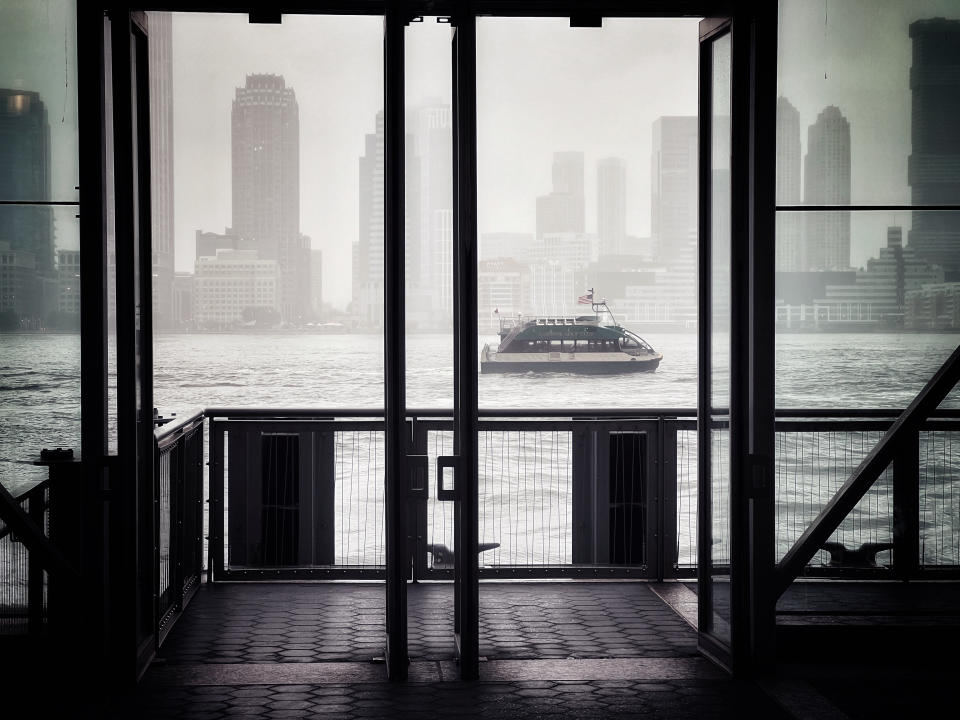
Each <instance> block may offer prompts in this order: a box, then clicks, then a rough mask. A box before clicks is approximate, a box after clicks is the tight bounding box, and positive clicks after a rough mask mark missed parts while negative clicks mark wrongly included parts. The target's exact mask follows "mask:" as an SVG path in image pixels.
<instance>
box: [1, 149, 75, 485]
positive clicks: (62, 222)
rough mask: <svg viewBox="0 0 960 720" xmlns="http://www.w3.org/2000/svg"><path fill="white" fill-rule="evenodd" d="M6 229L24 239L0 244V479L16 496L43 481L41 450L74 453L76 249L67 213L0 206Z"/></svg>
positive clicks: (69, 212) (69, 211) (71, 218)
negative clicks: (38, 464) (19, 231)
mask: <svg viewBox="0 0 960 720" xmlns="http://www.w3.org/2000/svg"><path fill="white" fill-rule="evenodd" d="M21 169H22V170H23V171H29V170H30V167H29V166H27V167H26V168H21ZM24 211H27V212H24ZM11 227H17V228H21V229H22V230H23V231H24V233H23V235H22V236H20V239H19V240H14V241H12V242H11V241H10V240H6V239H3V240H0V407H2V408H3V411H2V422H0V480H2V482H3V484H4V487H7V488H8V489H14V490H15V489H17V488H21V489H22V488H23V487H24V486H25V485H26V484H29V483H31V482H34V481H36V480H41V479H43V478H44V477H46V474H47V473H46V469H45V468H41V467H34V466H33V465H32V463H33V461H34V460H37V459H38V458H39V455H40V451H41V450H42V449H43V448H55V447H63V448H73V450H74V452H75V453H77V454H78V455H79V452H80V251H79V242H78V237H79V234H78V233H79V221H78V220H77V218H76V209H75V208H73V207H62V206H59V207H41V208H37V207H36V206H18V205H6V206H0V228H4V229H6V228H11ZM54 238H56V244H55V243H54Z"/></svg>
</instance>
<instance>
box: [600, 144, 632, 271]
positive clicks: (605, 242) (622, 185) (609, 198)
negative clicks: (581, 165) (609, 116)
mask: <svg viewBox="0 0 960 720" xmlns="http://www.w3.org/2000/svg"><path fill="white" fill-rule="evenodd" d="M597 235H599V236H600V252H601V253H602V254H603V255H622V254H624V253H627V252H629V250H628V249H627V248H626V247H625V246H626V236H627V171H626V168H625V166H624V163H623V160H622V159H621V158H616V157H610V158H603V159H602V160H600V162H598V163H597Z"/></svg>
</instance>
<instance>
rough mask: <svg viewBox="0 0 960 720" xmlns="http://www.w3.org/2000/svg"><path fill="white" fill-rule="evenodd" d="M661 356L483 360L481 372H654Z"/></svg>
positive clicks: (585, 373)
mask: <svg viewBox="0 0 960 720" xmlns="http://www.w3.org/2000/svg"><path fill="white" fill-rule="evenodd" d="M660 359H661V358H659V357H654V358H630V359H628V360H620V359H617V360H497V359H489V360H481V362H480V372H481V373H484V374H488V373H527V372H550V373H557V372H560V373H577V374H581V375H616V374H620V373H636V372H653V371H654V370H656V369H657V367H658V366H659V365H660Z"/></svg>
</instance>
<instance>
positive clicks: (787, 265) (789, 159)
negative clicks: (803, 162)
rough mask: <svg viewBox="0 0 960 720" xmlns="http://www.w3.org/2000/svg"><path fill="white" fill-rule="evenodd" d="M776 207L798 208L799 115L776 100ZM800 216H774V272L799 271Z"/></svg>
mask: <svg viewBox="0 0 960 720" xmlns="http://www.w3.org/2000/svg"><path fill="white" fill-rule="evenodd" d="M776 198H777V205H799V204H800V113H799V111H798V110H797V109H796V108H795V107H794V106H793V105H792V104H791V103H790V101H789V100H787V98H785V97H779V98H777V191H776ZM802 228H803V223H802V221H801V219H800V217H799V213H784V212H780V213H777V240H776V242H777V259H776V262H777V272H796V271H800V270H802V269H803V268H802V265H801V237H802Z"/></svg>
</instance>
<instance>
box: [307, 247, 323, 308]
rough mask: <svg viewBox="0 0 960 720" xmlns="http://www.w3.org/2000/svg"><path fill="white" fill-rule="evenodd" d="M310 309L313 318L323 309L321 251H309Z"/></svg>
mask: <svg viewBox="0 0 960 720" xmlns="http://www.w3.org/2000/svg"><path fill="white" fill-rule="evenodd" d="M310 309H311V310H312V312H313V319H314V320H316V319H318V318H319V317H320V313H321V312H322V311H323V251H322V250H311V251H310Z"/></svg>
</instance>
